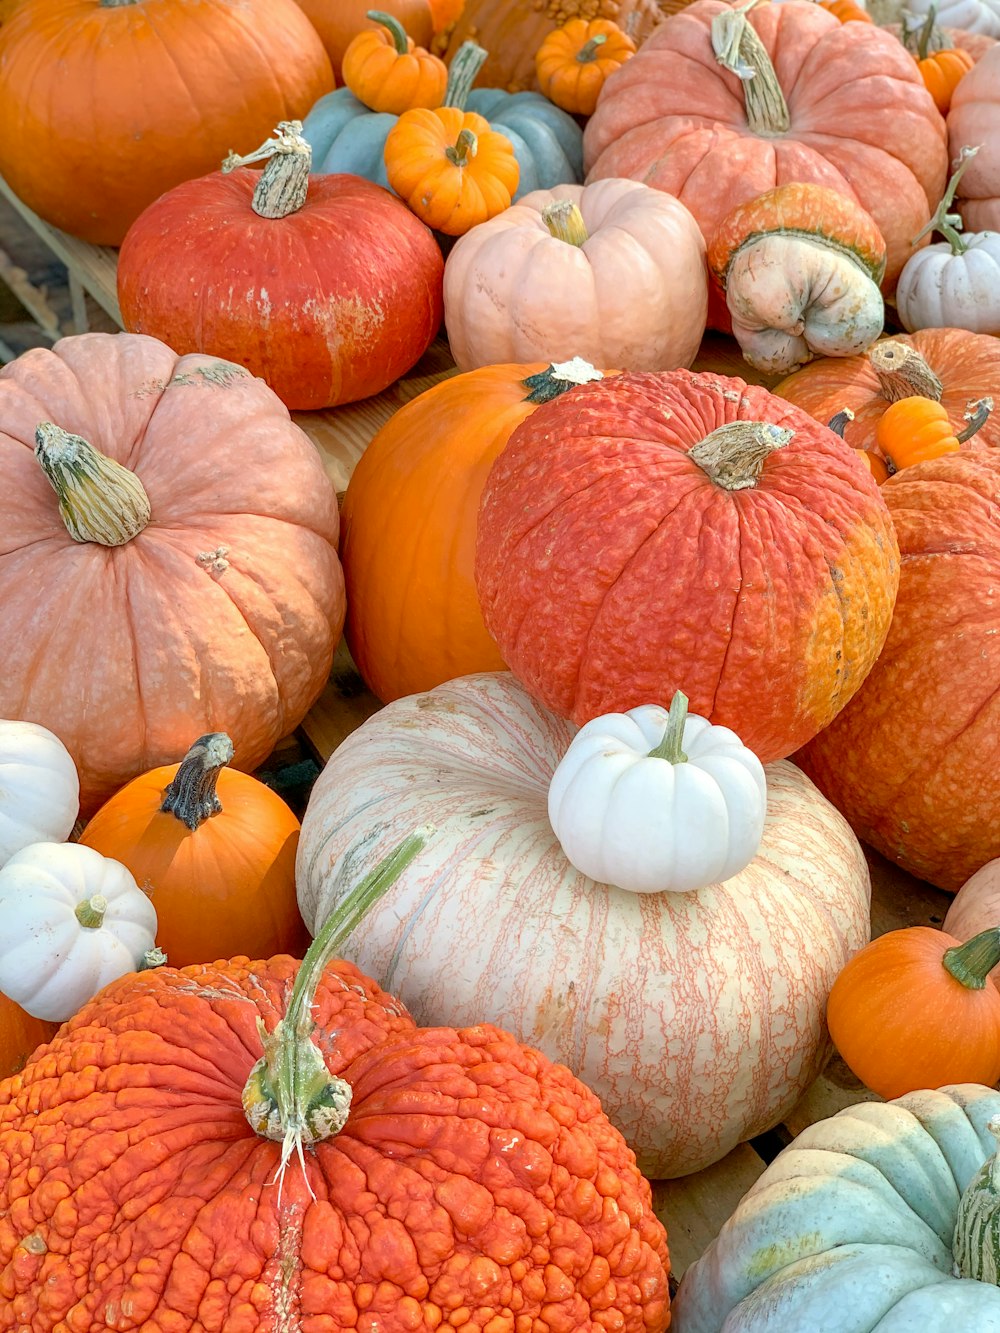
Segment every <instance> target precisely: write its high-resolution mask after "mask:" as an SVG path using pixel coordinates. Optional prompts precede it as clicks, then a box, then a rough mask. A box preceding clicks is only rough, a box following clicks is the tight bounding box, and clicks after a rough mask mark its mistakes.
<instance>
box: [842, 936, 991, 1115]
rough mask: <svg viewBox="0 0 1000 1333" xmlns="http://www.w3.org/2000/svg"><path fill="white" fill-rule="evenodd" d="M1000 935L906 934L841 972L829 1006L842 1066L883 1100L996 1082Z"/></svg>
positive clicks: (882, 942)
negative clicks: (964, 938)
mask: <svg viewBox="0 0 1000 1333" xmlns="http://www.w3.org/2000/svg"><path fill="white" fill-rule="evenodd" d="M998 963H1000V927H994V928H993V929H991V930H985V931H983V933H982V934H981V935H976V936H975V937H974V938H973V939H971V940H969V942H968V943H967V944H962V943H961V941H959V940H957V939H955V937H954V936H953V935H948V934H946V933H945V932H944V931H943V930H934V929H933V928H931V927H930V926H909V927H907V928H906V929H904V930H892V931H889V933H888V934H886V935H880V936H879V937H878V938H877V939H874V940H872V942H871V944H869V945H867V946H866V947H865V948H864V949H862V950H861V951H860V953H856V954H855V955H854V957H853V958H852V959H851V960H850V961H849V962H848V963H847V964H846V965H845V966H844V967H843V969H842V970H841V972H840V974H839V975H838V977H837V979H836V981H835V982H834V983H833V987H832V989H831V991H830V997H829V1000H828V1002H827V1011H826V1021H827V1026H828V1027H829V1029H830V1036H831V1037H832V1038H833V1041H834V1043H835V1045H836V1047H837V1050H838V1051H839V1052H840V1054H841V1056H842V1058H843V1060H844V1062H845V1064H846V1065H847V1066H848V1068H849V1069H850V1070H851V1071H852V1072H853V1073H854V1074H855V1075H856V1076H857V1077H858V1078H859V1079H861V1081H862V1083H864V1085H865V1086H866V1087H868V1088H871V1090H872V1092H877V1093H878V1095H879V1096H880V1097H885V1098H886V1099H889V1098H892V1097H901V1096H902V1095H903V1094H904V1093H907V1092H914V1091H916V1089H918V1088H940V1087H942V1086H944V1085H945V1084H947V1083H985V1084H993V1083H996V1081H997V1079H998V1078H1000V990H997V988H996V986H994V985H993V983H992V982H991V981H988V980H987V978H988V976H989V973H990V971H991V970H992V969H993V968H994V967H996V966H997V964H998Z"/></svg>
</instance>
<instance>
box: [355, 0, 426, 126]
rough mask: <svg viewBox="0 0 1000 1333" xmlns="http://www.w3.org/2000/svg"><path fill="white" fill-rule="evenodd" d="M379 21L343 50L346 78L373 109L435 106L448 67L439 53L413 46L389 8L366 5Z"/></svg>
mask: <svg viewBox="0 0 1000 1333" xmlns="http://www.w3.org/2000/svg"><path fill="white" fill-rule="evenodd" d="M367 17H368V18H369V19H371V20H372V22H373V23H378V24H380V25H381V26H380V27H378V28H373V29H365V30H364V31H363V32H359V33H358V35H357V36H356V37H355V38H353V40H352V41H351V44H350V45H349V46H348V48H347V50H346V51H345V52H344V63H343V66H342V71H343V75H344V83H345V84H346V85H347V87H348V88H349V89H350V91H351V92H352V93H353V94H354V96H355V97H356V98H357V99H358V101H359V102H364V104H365V106H366V107H368V108H369V109H370V110H372V111H381V112H387V113H389V114H390V115H393V116H398V115H399V114H400V113H401V112H403V111H408V110H409V109H410V108H411V107H415V106H423V107H435V106H440V105H441V103H442V102H443V101H444V95H445V89H446V88H447V86H448V67H447V66H446V65H445V63H444V61H443V60H441V59H439V57H438V56H435V55H432V54H431V53H430V51H425V50H424V49H423V48H422V47H418V46H416V44H415V43H414V41H413V38H412V37H408V36H407V35H406V29H405V28H404V27H403V25H402V24H401V23H400V21H399V19H397V18H394V17H393V16H392V14H384V13H382V11H381V10H378V9H369V11H368V14H367Z"/></svg>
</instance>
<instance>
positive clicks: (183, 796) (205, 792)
mask: <svg viewBox="0 0 1000 1333" xmlns="http://www.w3.org/2000/svg"><path fill="white" fill-rule="evenodd" d="M234 753H235V751H234V750H233V743H232V741H231V740H230V739H229V737H228V736H227V735H226V733H225V732H224V731H213V732H210V733H209V734H208V735H207V736H199V737H198V739H197V740H196V741H195V743H194V744H193V745H192V746H191V748H190V750H188V752H187V754H186V755H185V756H184V758H183V759H182V760H181V763H180V767H179V768H178V770H177V772H176V773H175V774H174V777H173V781H172V782H171V783H170V786H169V787H168V788H167V790H166V791H165V792H164V793H163V804H162V805H161V806H160V813H161V814H165V815H173V816H174V818H175V819H179V820H180V821H181V823H182V824H185V825H187V827H188V828H189V829H190V830H191V831H192V833H193V832H194V831H195V829H198V828H200V827H201V825H202V824H204V822H205V820H206V819H210V818H211V817H212V815H218V814H221V813H222V802H221V801H220V800H219V797H218V795H217V793H216V790H215V784H216V783H217V782H218V780H219V774H220V773H221V772H222V770H223V769H224V768H225V766H226V765H227V764H230V763H232V760H233V754H234Z"/></svg>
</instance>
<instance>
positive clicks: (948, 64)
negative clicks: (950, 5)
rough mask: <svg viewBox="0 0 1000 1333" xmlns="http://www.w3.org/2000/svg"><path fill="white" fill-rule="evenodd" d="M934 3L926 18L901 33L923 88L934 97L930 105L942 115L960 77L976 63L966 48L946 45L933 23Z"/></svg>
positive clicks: (946, 110) (946, 111)
mask: <svg viewBox="0 0 1000 1333" xmlns="http://www.w3.org/2000/svg"><path fill="white" fill-rule="evenodd" d="M936 18H937V6H936V5H931V7H930V10H929V11H928V14H927V18H926V20H925V21H924V22H923V23H921V24H920V25H919V26H917V27H915V28H911V29H910V30H909V31H908V32H907V33H906V35H905V37H904V39H903V42H904V45H905V46H906V49H907V50H908V51H909V52H910V53H911V55H912V56H913V58H914V60H916V62H917V69H919V70H920V77H921V78H922V79H923V81H924V85H925V87H926V88H927V91H928V92H929V93H930V95H931V96H932V97H933V98H934V105H935V106H936V107H937V109H938V110H939V111H940V112H941V114H942V116H946V115H947V114H948V110H949V108H950V106H951V98H952V94H953V93H954V91H955V89H956V88H957V87H958V85H959V83H960V82H961V80H962V79H963V78H964V77H965V75H966V74H968V72H969V70H970V69H972V67H973V65H974V64H975V63H976V62H975V60H974V59H973V58H972V56H971V55H970V54H969V52H968V51H963V50H962V49H961V47H954V46H946V45H945V44H944V43H945V42H946V41H947V40H948V39H947V38H944V36H943V34H942V33H941V31H940V29H939V28H938V27H937V26H936V24H935V19H936Z"/></svg>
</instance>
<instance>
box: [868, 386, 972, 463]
mask: <svg viewBox="0 0 1000 1333" xmlns="http://www.w3.org/2000/svg"><path fill="white" fill-rule="evenodd" d="M992 406H993V402H992V399H989V398H987V399H985V400H984V401H983V402H981V403H976V404H974V405H973V406H971V407H970V409H969V411H968V412H967V413H966V415H967V417H968V418H969V424H968V425H967V426H966V428H965V430H962V431H958V432H957V433H956V431H955V429H954V427H953V426H952V424H951V422H950V421H949V420H948V413H947V411H946V410H945V408H944V407H943V406H942V405H941V404H940V403H937V402H935V401H934V399H933V398H901V399H900V400H899V402H897V403H892V404H890V406H889V407H888V408H887V409H886V411H885V412H884V413H883V415H882V416H881V418H880V419H879V422H878V425H877V426H876V428H875V443H876V444H877V446H878V448H879V450H880V451H881V453H882V456H883V458H885V459H886V460H887V461H888V464H889V471H890V472H898V471H899V470H900V468H904V467H912V466H913V465H914V464H915V463H923V462H925V461H926V460H927V459H928V458H941V457H942V456H943V455H944V454H954V453H958V451H959V449H960V448H961V447H962V445H963V444H964V443H965V442H966V440H970V439H971V438H972V436H973V435H975V434H976V432H977V431H978V430H981V429H982V427H983V426H984V425H985V424H986V422H987V420H988V419H989V415H990V411H991V409H992Z"/></svg>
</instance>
